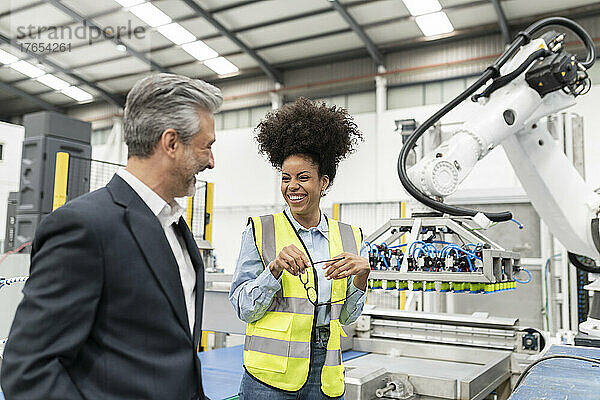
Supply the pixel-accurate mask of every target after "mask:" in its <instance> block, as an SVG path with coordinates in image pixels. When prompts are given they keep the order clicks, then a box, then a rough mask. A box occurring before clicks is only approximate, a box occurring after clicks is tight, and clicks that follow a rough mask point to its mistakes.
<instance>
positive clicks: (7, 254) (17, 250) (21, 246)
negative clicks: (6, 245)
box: [0, 242, 32, 263]
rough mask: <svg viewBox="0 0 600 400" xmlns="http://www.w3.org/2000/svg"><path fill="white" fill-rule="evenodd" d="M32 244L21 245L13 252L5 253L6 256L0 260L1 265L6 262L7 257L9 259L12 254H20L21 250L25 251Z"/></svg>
mask: <svg viewBox="0 0 600 400" xmlns="http://www.w3.org/2000/svg"><path fill="white" fill-rule="evenodd" d="M31 243H32V242H27V243H23V244H22V245H20V246H19V247H17V248H16V249H14V250H11V251H7V252H6V253H4V255H3V256H2V258H0V263H1V262H2V261H4V260H5V259H6V257H8V256H9V255H11V254H17V253H18V252H20V251H21V250H23V249H24V248H25V247H27V246H29V245H30V244H31Z"/></svg>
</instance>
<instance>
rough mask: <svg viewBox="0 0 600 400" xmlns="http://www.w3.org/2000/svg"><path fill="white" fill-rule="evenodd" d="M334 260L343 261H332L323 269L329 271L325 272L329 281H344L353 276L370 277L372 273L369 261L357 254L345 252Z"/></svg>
mask: <svg viewBox="0 0 600 400" xmlns="http://www.w3.org/2000/svg"><path fill="white" fill-rule="evenodd" d="M333 258H335V259H339V258H341V259H340V260H337V261H330V262H328V263H326V264H325V265H324V266H323V269H327V271H326V272H325V277H326V278H327V279H342V278H347V277H349V276H352V275H357V276H368V275H369V272H371V266H370V265H369V260H367V259H366V258H364V257H361V256H358V255H356V254H350V253H345V252H344V253H341V254H339V255H337V256H336V257H333Z"/></svg>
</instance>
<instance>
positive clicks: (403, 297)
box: [399, 201, 406, 310]
mask: <svg viewBox="0 0 600 400" xmlns="http://www.w3.org/2000/svg"><path fill="white" fill-rule="evenodd" d="M400 218H406V202H405V201H403V202H401V203H400ZM405 236H406V235H403V236H402V240H401V241H400V242H401V243H402V244H404V243H406V239H405ZM399 300H400V309H401V310H404V307H406V291H405V290H402V291H401V292H400V299H399Z"/></svg>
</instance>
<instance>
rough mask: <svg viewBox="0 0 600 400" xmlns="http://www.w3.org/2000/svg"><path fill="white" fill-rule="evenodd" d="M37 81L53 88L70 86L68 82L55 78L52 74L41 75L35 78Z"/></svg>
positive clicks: (58, 88) (59, 88)
mask: <svg viewBox="0 0 600 400" xmlns="http://www.w3.org/2000/svg"><path fill="white" fill-rule="evenodd" d="M37 81H38V82H40V83H43V84H44V85H46V86H48V87H50V88H52V89H54V90H63V89H66V88H68V87H69V86H71V85H70V84H69V82H66V81H63V80H62V79H60V78H57V77H56V76H54V75H52V74H46V75H42V76H40V77H39V78H37Z"/></svg>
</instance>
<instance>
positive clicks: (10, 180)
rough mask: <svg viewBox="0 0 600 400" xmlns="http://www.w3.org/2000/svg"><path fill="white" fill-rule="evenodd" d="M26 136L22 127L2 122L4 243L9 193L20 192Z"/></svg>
mask: <svg viewBox="0 0 600 400" xmlns="http://www.w3.org/2000/svg"><path fill="white" fill-rule="evenodd" d="M24 135H25V128H23V127H22V126H20V125H13V124H8V123H5V122H0V144H1V145H2V158H1V159H0V241H1V242H2V243H3V241H4V234H5V232H6V207H7V205H8V192H16V191H18V190H19V173H20V171H21V152H22V150H23V137H24ZM3 248H4V247H3V246H2V247H0V249H3ZM0 251H1V250H0Z"/></svg>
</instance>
